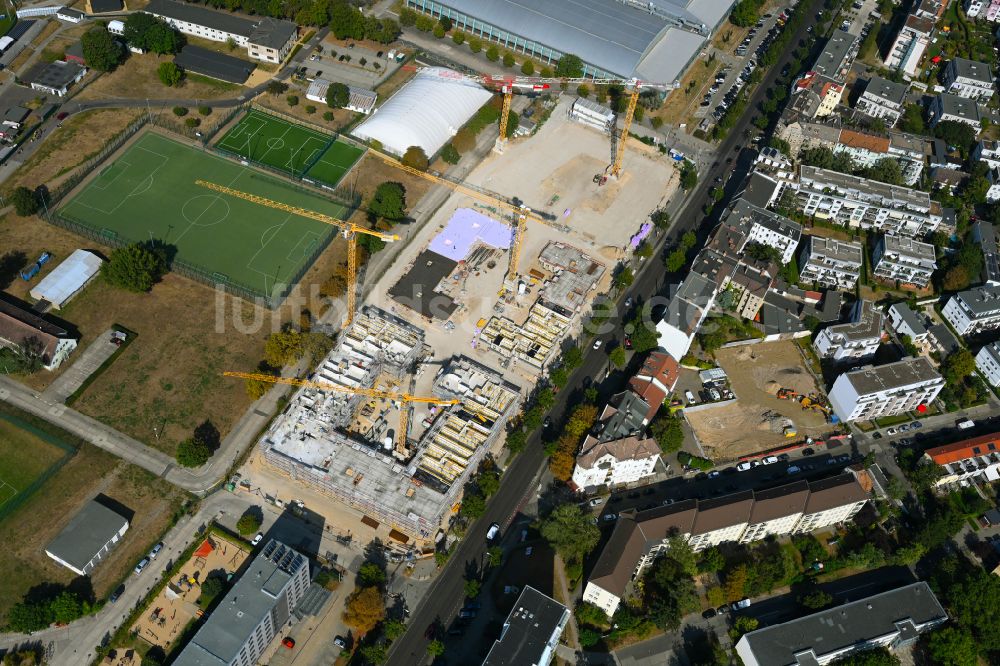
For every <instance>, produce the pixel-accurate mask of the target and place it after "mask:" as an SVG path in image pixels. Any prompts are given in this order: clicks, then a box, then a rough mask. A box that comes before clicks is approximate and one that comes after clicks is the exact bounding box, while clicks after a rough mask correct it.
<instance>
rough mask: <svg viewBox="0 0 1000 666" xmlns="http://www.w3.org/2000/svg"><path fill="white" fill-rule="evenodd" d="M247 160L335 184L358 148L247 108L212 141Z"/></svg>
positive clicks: (356, 153) (351, 164)
mask: <svg viewBox="0 0 1000 666" xmlns="http://www.w3.org/2000/svg"><path fill="white" fill-rule="evenodd" d="M216 146H218V147H219V148H221V149H223V150H225V151H227V152H230V153H234V154H236V155H240V156H241V157H245V158H247V159H248V160H252V161H254V162H258V163H260V164H266V165H268V166H270V167H273V168H275V169H280V170H281V171H284V172H285V173H288V174H290V175H292V176H296V177H302V176H306V177H308V178H310V179H312V180H315V181H319V182H320V183H322V184H324V185H329V186H331V187H336V185H337V183H339V182H340V180H341V178H343V177H344V174H346V173H347V171H348V170H349V169H350V168H351V166H353V165H354V163H355V162H357V161H358V159H359V158H360V157H361V155H362V152H363V151H362V150H361V149H360V148H356V147H354V146H352V145H350V144H348V143H344V142H343V141H339V140H338V141H334V140H333V137H331V136H329V135H327V134H323V133H322V132H317V131H315V130H312V129H309V128H308V127H305V126H303V125H297V124H295V123H290V122H287V121H284V120H282V119H280V118H275V117H274V116H271V115H268V114H266V113H263V112H261V111H257V110H251V111H249V112H248V113H247V115H245V116H243V119H242V120H240V121H239V122H238V123H237V124H236V125H235V126H233V128H232V129H230V130H229V131H228V132H226V135H225V136H224V137H222V139H221V140H220V141H219V142H218V143H217V144H216Z"/></svg>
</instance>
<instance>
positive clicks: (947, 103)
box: [927, 93, 983, 134]
mask: <svg viewBox="0 0 1000 666" xmlns="http://www.w3.org/2000/svg"><path fill="white" fill-rule="evenodd" d="M927 113H928V116H927V124H928V125H930V126H931V127H936V126H937V124H938V123H939V122H942V121H944V120H952V121H955V122H957V123H965V124H966V125H969V126H970V127H972V129H974V130H976V133H977V134H978V133H979V132H981V131H982V129H983V117H982V114H981V113H980V111H979V105H978V104H977V103H976V101H975V100H972V99H966V98H964V97H959V96H958V95H952V94H949V93H941V94H940V95H938V96H937V97H935V98H934V99H932V100H931V105H930V107H929V109H928V112H927Z"/></svg>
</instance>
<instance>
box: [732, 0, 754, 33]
mask: <svg viewBox="0 0 1000 666" xmlns="http://www.w3.org/2000/svg"><path fill="white" fill-rule="evenodd" d="M759 7H760V3H759V1H758V0H740V1H739V2H737V3H736V6H735V7H733V11H732V12H731V13H730V14H729V22H730V23H732V24H733V25H735V26H739V27H740V28H748V27H750V26H752V25H753V24H754V23H756V22H757V21H758V20H760V14H758V13H757V10H758V8H759Z"/></svg>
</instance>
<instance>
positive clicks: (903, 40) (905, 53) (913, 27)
mask: <svg viewBox="0 0 1000 666" xmlns="http://www.w3.org/2000/svg"><path fill="white" fill-rule="evenodd" d="M933 31H934V19H930V18H923V17H920V16H914V15H913V14H911V15H909V16H907V17H906V23H904V24H903V27H902V28H900V30H899V32H898V33H897V34H896V39H895V40H893V43H892V46H891V47H890V48H889V51H888V54H887V55H886V57H885V60H884V61H883V62H884V63H885V66H886V67H888V68H889V69H896V70H899V71H901V72H903V74H905V75H906V76H909V77H913V76H916V74H917V70H918V69H919V68H920V59H921V58H923V57H924V51H926V50H927V47H928V46H929V45H930V43H931V33H932V32H933Z"/></svg>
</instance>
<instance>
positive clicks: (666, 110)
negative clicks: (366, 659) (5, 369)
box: [655, 58, 722, 125]
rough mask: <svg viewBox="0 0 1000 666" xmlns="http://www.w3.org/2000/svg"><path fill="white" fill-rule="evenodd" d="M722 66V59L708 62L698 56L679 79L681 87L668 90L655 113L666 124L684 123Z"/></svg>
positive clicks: (696, 107)
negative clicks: (661, 104) (664, 99)
mask: <svg viewBox="0 0 1000 666" xmlns="http://www.w3.org/2000/svg"><path fill="white" fill-rule="evenodd" d="M721 67H722V61H721V60H719V59H718V58H716V59H715V60H714V61H712V62H709V61H707V60H705V59H704V58H698V59H697V60H695V62H694V63H692V65H691V66H690V67H689V68H688V70H687V73H686V74H685V75H684V78H682V79H681V87H680V88H678V89H677V90H672V91H670V94H669V95H668V96H667V100H666V101H665V102H664V103H663V106H662V107H660V110H659V111H658V112H657V113H656V114H655V115H657V116H659V117H660V118H661V119H662V120H663V122H664V123H665V124H667V125H678V124H680V123H686V122H688V120H689V119H690V118H691V115H692V114H693V113H694V112H695V111H696V110H697V109H698V102H700V101H701V98H702V95H704V94H705V91H706V90H707V89H708V87H709V85H710V84H711V83H712V81H714V80H715V73H716V72H717V71H719V69H720V68H721Z"/></svg>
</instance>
